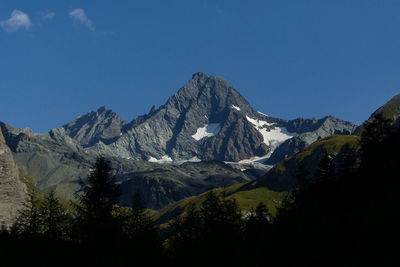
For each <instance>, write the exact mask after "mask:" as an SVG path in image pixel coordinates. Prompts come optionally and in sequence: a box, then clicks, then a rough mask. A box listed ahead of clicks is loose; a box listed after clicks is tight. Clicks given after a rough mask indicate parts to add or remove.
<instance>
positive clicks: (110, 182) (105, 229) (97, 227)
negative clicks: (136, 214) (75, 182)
mask: <svg viewBox="0 0 400 267" xmlns="http://www.w3.org/2000/svg"><path fill="white" fill-rule="evenodd" d="M80 184H81V190H80V192H78V193H77V198H78V200H79V204H77V205H75V208H76V210H77V226H78V228H79V229H80V236H81V237H84V238H87V239H88V240H92V241H93V240H96V239H99V238H103V239H107V238H110V236H112V232H113V231H114V230H115V228H116V225H117V221H116V219H115V216H114V215H113V211H114V210H115V205H116V204H117V203H118V201H119V198H120V191H119V188H118V186H117V185H116V184H115V180H114V179H112V178H111V165H110V163H109V162H108V161H107V160H106V159H105V158H103V157H100V158H98V159H97V161H96V164H95V165H94V168H93V170H92V171H91V172H90V175H89V177H88V181H87V182H84V181H81V183H80ZM113 229H114V230H113ZM114 234H116V233H114Z"/></svg>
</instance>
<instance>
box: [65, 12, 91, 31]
mask: <svg viewBox="0 0 400 267" xmlns="http://www.w3.org/2000/svg"><path fill="white" fill-rule="evenodd" d="M69 16H70V17H71V18H72V19H73V20H75V21H77V22H79V23H81V24H83V25H84V26H86V27H87V28H88V29H89V30H91V31H94V23H93V21H92V20H90V19H89V18H88V16H87V15H86V13H85V10H83V9H82V8H77V9H75V10H73V11H71V12H70V13H69Z"/></svg>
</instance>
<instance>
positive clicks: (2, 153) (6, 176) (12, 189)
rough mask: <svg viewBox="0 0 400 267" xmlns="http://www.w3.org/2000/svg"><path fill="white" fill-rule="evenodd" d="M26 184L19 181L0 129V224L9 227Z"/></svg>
mask: <svg viewBox="0 0 400 267" xmlns="http://www.w3.org/2000/svg"><path fill="white" fill-rule="evenodd" d="M25 196H26V186H25V185H24V184H23V183H21V182H20V180H19V174H18V168H17V166H16V165H15V163H14V160H13V156H12V154H11V151H10V149H9V148H8V146H7V145H6V143H5V140H4V137H3V134H2V131H1V129H0V226H1V225H4V226H5V227H7V228H8V227H10V226H11V224H12V223H13V222H14V220H15V218H16V216H18V210H20V209H22V208H23V203H24V201H25Z"/></svg>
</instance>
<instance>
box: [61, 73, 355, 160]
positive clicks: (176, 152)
mask: <svg viewBox="0 0 400 267" xmlns="http://www.w3.org/2000/svg"><path fill="white" fill-rule="evenodd" d="M63 128H64V129H65V133H66V134H67V135H69V137H71V138H72V139H74V140H75V141H77V142H78V143H79V144H81V145H82V146H83V147H85V149H86V150H88V151H90V152H91V153H94V154H100V155H113V156H116V157H122V158H128V159H134V160H149V161H154V162H157V161H164V162H165V161H182V160H190V159H199V160H221V161H240V160H245V159H250V158H254V157H265V156H266V155H269V154H271V153H272V152H274V150H275V149H276V148H278V147H279V146H280V145H281V144H282V143H284V142H285V141H286V143H285V144H284V145H283V147H282V148H280V149H279V150H278V151H280V152H279V156H274V162H278V161H279V160H281V159H282V157H283V158H284V156H288V155H291V154H293V153H294V152H296V149H297V150H298V149H301V148H303V147H304V146H305V145H307V144H310V143H312V142H314V141H316V140H318V139H320V138H324V137H326V136H329V135H332V134H351V133H352V132H353V131H354V129H355V125H353V124H352V123H349V122H345V121H342V120H339V119H336V118H334V117H326V118H324V119H321V120H316V119H296V120H291V121H288V120H283V119H278V118H272V117H270V116H267V115H264V114H262V113H260V112H257V111H256V110H254V109H253V108H252V107H251V106H250V104H249V103H248V102H247V101H246V99H244V98H243V96H242V95H240V93H239V92H238V91H236V90H235V89H234V88H232V87H231V86H230V85H229V83H228V82H227V81H225V80H224V79H222V78H219V77H215V76H207V75H206V74H204V73H196V74H194V75H193V76H192V79H191V80H190V81H189V82H188V83H187V84H186V85H184V86H183V87H182V88H181V89H180V90H179V91H178V92H177V93H176V94H174V95H173V96H172V97H170V98H169V99H168V101H167V102H166V103H165V104H164V105H163V106H161V107H159V108H158V109H157V108H155V107H154V106H153V107H152V109H151V111H150V112H149V113H148V114H146V115H143V116H140V117H138V118H137V119H134V120H132V121H131V122H130V123H128V124H127V123H125V122H124V121H122V120H121V119H120V117H119V115H118V114H116V113H114V112H112V111H111V110H106V109H105V107H102V108H100V109H99V110H98V111H97V112H94V111H92V112H89V113H87V114H86V115H83V116H80V117H78V118H77V119H75V120H74V121H72V122H70V123H68V124H66V125H64V126H63ZM293 137H297V139H293V141H291V143H290V144H288V140H289V139H292V138H293ZM295 140H300V141H299V142H296V141H295ZM297 143H299V144H298V145H297Z"/></svg>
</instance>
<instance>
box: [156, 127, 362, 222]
mask: <svg viewBox="0 0 400 267" xmlns="http://www.w3.org/2000/svg"><path fill="white" fill-rule="evenodd" d="M358 140H359V137H358V136H351V135H350V136H349V135H334V136H331V137H328V138H325V139H322V140H319V141H317V142H315V143H314V144H312V145H310V146H308V147H307V148H306V149H305V150H304V151H302V152H300V153H297V154H295V155H293V156H291V157H289V158H287V159H285V160H284V161H283V162H281V163H279V164H277V165H276V166H275V167H274V168H273V169H272V170H273V171H274V172H278V173H279V172H280V173H285V172H286V171H287V170H286V168H288V167H289V166H292V165H293V164H294V165H297V163H299V162H300V161H303V160H309V161H310V160H312V156H313V154H315V153H316V151H319V150H321V149H324V150H325V151H327V152H328V153H339V152H340V151H341V149H342V148H343V147H344V146H345V145H346V144H348V145H349V146H350V148H351V149H358ZM250 184H251V182H250V183H243V184H237V185H233V186H230V187H227V188H226V189H225V190H226V194H227V195H228V198H235V199H236V200H237V202H238V204H239V207H240V208H241V209H242V210H251V209H254V208H255V207H256V205H257V204H258V203H260V202H263V203H264V204H266V205H267V207H268V209H269V210H270V212H271V213H272V215H276V211H277V208H278V207H279V206H280V204H281V203H282V200H283V198H284V197H285V195H286V193H287V192H285V191H280V192H278V191H273V190H270V189H269V188H268V187H266V186H256V187H252V186H250ZM222 190H223V189H222V188H218V189H214V191H215V192H219V193H220V192H222ZM205 194H206V193H203V194H201V195H198V196H193V197H189V198H185V199H182V200H180V201H178V202H175V203H173V204H171V205H168V206H167V207H165V208H164V209H162V210H161V211H159V212H158V213H156V214H155V215H154V218H155V219H156V221H157V222H158V223H160V224H163V225H166V223H168V222H169V221H170V220H171V219H173V218H174V217H176V216H178V215H180V214H182V213H184V212H185V209H186V207H188V205H189V204H191V203H194V204H195V205H197V206H200V205H201V203H202V202H203V201H204V199H205Z"/></svg>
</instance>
